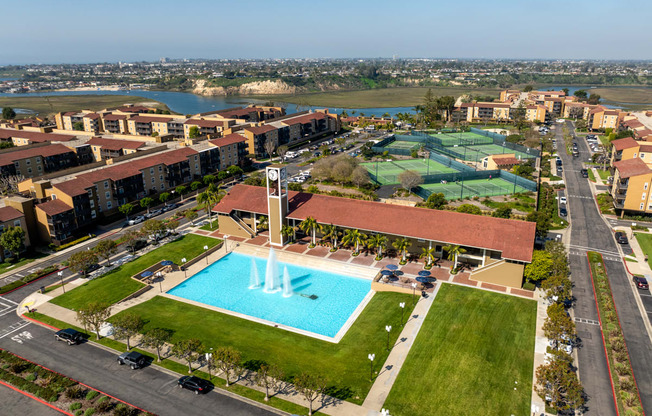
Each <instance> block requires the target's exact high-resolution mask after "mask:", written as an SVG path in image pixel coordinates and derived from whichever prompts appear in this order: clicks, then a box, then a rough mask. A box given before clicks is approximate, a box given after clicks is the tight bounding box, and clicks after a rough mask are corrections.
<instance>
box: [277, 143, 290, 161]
mask: <svg viewBox="0 0 652 416" xmlns="http://www.w3.org/2000/svg"><path fill="white" fill-rule="evenodd" d="M288 150H289V149H288V147H287V145H285V144H284V145H282V146H279V147H278V148H277V149H276V154H277V155H278V156H279V157H280V158H281V161H283V160H285V154H286V153H287V152H288Z"/></svg>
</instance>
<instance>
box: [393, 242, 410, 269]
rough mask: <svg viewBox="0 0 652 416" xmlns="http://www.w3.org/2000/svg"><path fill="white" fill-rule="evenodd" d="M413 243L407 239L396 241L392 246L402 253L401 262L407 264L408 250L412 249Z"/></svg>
mask: <svg viewBox="0 0 652 416" xmlns="http://www.w3.org/2000/svg"><path fill="white" fill-rule="evenodd" d="M411 245H412V243H411V242H410V240H408V239H407V238H405V237H403V238H399V239H396V240H394V242H393V243H392V246H393V247H394V248H395V249H396V250H398V251H399V252H400V253H401V262H402V263H405V262H407V250H408V248H410V246H411Z"/></svg>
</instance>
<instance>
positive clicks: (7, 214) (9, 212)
mask: <svg viewBox="0 0 652 416" xmlns="http://www.w3.org/2000/svg"><path fill="white" fill-rule="evenodd" d="M22 216H23V213H22V212H20V211H18V210H17V209H16V208H14V207H2V208H0V222H7V221H11V220H15V219H18V218H20V217H22Z"/></svg>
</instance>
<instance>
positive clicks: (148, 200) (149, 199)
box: [140, 196, 154, 214]
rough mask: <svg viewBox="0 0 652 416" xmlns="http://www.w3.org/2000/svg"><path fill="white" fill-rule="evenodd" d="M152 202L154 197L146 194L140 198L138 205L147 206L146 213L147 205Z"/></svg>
mask: <svg viewBox="0 0 652 416" xmlns="http://www.w3.org/2000/svg"><path fill="white" fill-rule="evenodd" d="M153 203H154V199H152V198H150V197H148V196H146V197H145V198H143V199H141V200H140V206H141V207H142V208H147V213H148V214H149V207H150V206H151V205H152V204H153Z"/></svg>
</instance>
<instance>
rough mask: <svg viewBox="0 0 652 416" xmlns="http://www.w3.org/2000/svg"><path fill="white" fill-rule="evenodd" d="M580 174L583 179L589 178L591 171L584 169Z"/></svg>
mask: <svg viewBox="0 0 652 416" xmlns="http://www.w3.org/2000/svg"><path fill="white" fill-rule="evenodd" d="M580 174H581V175H582V177H583V178H588V177H589V171H588V170H587V169H582V170H581V171H580Z"/></svg>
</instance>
